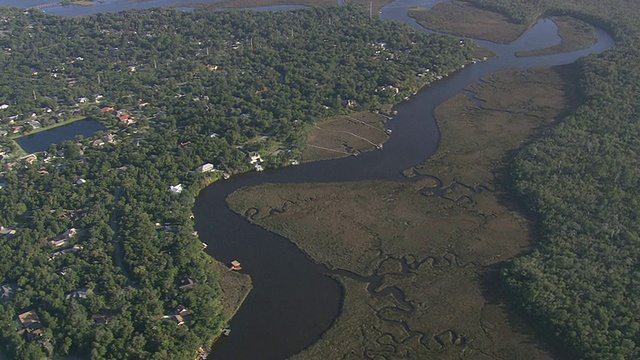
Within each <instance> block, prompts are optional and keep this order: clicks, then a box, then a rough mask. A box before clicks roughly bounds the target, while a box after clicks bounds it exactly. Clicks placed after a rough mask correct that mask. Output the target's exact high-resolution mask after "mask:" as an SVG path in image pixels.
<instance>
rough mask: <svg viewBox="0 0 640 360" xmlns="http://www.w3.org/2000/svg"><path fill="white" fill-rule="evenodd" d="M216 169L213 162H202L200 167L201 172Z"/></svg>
mask: <svg viewBox="0 0 640 360" xmlns="http://www.w3.org/2000/svg"><path fill="white" fill-rule="evenodd" d="M214 170H215V169H214V168H213V164H210V163H206V164H202V165H201V166H200V167H198V172H201V173H205V172H210V171H214Z"/></svg>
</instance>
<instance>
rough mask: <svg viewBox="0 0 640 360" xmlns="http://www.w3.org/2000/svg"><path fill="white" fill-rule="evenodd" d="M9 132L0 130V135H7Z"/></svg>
mask: <svg viewBox="0 0 640 360" xmlns="http://www.w3.org/2000/svg"><path fill="white" fill-rule="evenodd" d="M8 133H9V132H8V131H7V130H0V136H7V134H8Z"/></svg>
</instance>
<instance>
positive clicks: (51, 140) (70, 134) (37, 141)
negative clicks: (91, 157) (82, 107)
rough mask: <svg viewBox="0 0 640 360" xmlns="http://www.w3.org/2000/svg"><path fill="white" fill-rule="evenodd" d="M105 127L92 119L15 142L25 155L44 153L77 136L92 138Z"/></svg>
mask: <svg viewBox="0 0 640 360" xmlns="http://www.w3.org/2000/svg"><path fill="white" fill-rule="evenodd" d="M105 129H106V127H105V126H104V125H102V124H101V123H99V122H98V121H96V120H93V119H84V120H78V121H74V122H72V123H69V124H67V125H62V126H58V127H55V128H52V129H49V130H43V131H40V132H37V133H35V134H33V135H26V136H22V137H19V138H17V139H15V141H16V142H17V143H18V145H20V147H22V149H23V150H24V151H26V152H27V153H29V154H31V153H35V152H39V151H45V150H47V149H48V148H49V146H51V145H52V144H59V143H61V142H63V141H66V140H73V139H75V138H76V136H78V135H82V136H84V137H89V136H92V135H93V134H94V133H95V132H96V131H101V130H105Z"/></svg>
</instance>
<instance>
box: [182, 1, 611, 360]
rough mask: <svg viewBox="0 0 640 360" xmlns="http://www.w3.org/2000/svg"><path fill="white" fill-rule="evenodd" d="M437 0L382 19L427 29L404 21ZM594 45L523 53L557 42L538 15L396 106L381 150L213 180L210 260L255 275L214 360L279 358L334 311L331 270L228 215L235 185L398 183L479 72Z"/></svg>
mask: <svg viewBox="0 0 640 360" xmlns="http://www.w3.org/2000/svg"><path fill="white" fill-rule="evenodd" d="M438 2H441V1H437V0H436V1H421V0H399V1H396V2H394V3H392V4H390V5H389V6H387V7H385V8H384V9H383V10H382V12H381V14H382V17H383V18H384V19H388V20H399V21H403V22H406V23H408V24H410V25H411V26H413V27H415V28H416V29H419V30H420V31H427V30H425V29H423V28H422V27H420V26H419V25H418V24H416V22H415V21H414V20H413V19H411V18H409V17H407V15H406V14H407V10H408V9H409V8H410V7H412V6H427V7H431V6H433V5H434V4H436V3H438ZM597 35H598V42H597V43H596V44H595V45H593V46H592V47H590V48H588V49H584V50H580V51H575V52H571V53H565V54H557V55H549V56H538V57H525V58H519V57H516V56H515V55H514V54H515V53H516V52H517V51H522V50H530V49H536V48H544V47H548V46H551V45H555V44H557V43H559V42H560V38H559V37H558V35H557V26H556V25H555V23H553V22H552V21H551V20H548V19H541V20H539V21H538V22H537V23H536V24H535V25H534V26H533V27H532V28H531V29H530V30H529V31H527V32H526V33H525V34H524V35H522V37H520V38H519V39H518V40H517V41H515V42H513V43H512V44H509V45H500V44H495V43H491V42H488V41H478V43H479V44H480V45H481V46H483V47H485V48H489V49H491V50H493V51H494V52H495V53H496V54H497V55H498V56H497V57H495V58H492V59H489V60H488V61H486V62H479V63H476V64H473V65H470V66H467V67H466V68H465V69H463V70H461V71H459V72H456V73H455V74H452V75H451V76H449V77H447V78H445V79H443V80H442V81H439V82H437V83H434V84H432V85H431V86H429V87H427V88H425V89H423V90H422V91H420V92H418V93H417V94H416V95H415V96H414V97H413V98H411V99H410V100H409V101H407V102H405V103H402V104H399V105H398V106H397V107H396V110H397V111H398V115H397V116H395V118H394V119H393V120H392V121H389V122H388V123H387V127H388V128H390V129H391V130H393V135H392V136H391V138H390V139H389V140H388V141H387V142H386V143H385V146H384V150H379V151H372V152H368V153H364V154H361V155H360V156H358V157H348V158H343V159H338V160H331V161H323V162H315V163H307V164H303V165H300V166H291V167H288V168H285V169H280V170H273V171H265V172H263V173H250V174H244V175H240V176H236V177H233V178H231V179H230V180H228V181H224V182H218V183H215V184H213V185H211V186H209V187H208V188H206V189H204V190H203V191H202V192H201V194H200V195H199V196H198V198H197V200H196V204H195V208H194V214H195V220H196V229H197V230H198V232H199V234H200V237H201V238H202V240H203V241H204V242H206V243H207V244H208V245H209V247H208V249H207V251H208V252H209V253H210V254H211V255H212V256H214V257H215V258H216V259H218V260H220V261H223V262H227V263H228V262H230V261H231V260H234V259H238V260H240V261H241V262H242V266H243V271H244V272H246V273H247V274H249V275H250V276H251V278H252V280H253V286H254V288H253V290H252V291H251V293H250V294H249V296H248V298H247V299H246V301H245V303H244V304H243V306H242V307H241V309H240V311H239V312H238V313H237V314H236V316H235V317H234V318H233V319H232V321H231V324H230V326H231V328H232V333H231V336H229V337H226V338H223V339H221V341H219V342H218V343H217V344H216V345H215V346H214V349H213V351H212V353H211V355H210V358H215V359H258V358H259V359H283V358H286V357H288V356H291V355H293V354H296V353H298V352H300V351H301V350H303V349H305V348H306V347H308V346H309V345H311V344H312V343H313V342H315V341H317V340H318V339H319V338H320V336H321V335H322V334H323V333H324V332H325V331H326V330H328V329H329V328H330V327H331V325H332V323H333V322H334V321H335V319H336V318H337V316H338V315H339V313H340V309H341V301H342V288H341V286H340V285H339V284H338V283H337V282H336V281H335V280H334V279H332V278H331V277H329V275H328V274H329V273H330V271H328V269H326V268H325V267H324V266H322V265H320V264H316V263H314V262H313V261H312V260H311V259H309V258H308V257H307V256H306V255H305V254H303V253H302V252H301V251H300V250H299V249H298V248H297V247H296V246H295V245H293V244H292V243H291V242H289V241H288V240H287V239H285V238H282V237H280V236H278V235H276V234H273V233H270V232H268V231H266V230H264V229H262V228H260V227H258V226H254V225H251V224H250V223H249V222H247V220H245V219H244V218H242V217H240V216H238V215H236V214H235V213H233V212H231V211H230V210H229V209H228V208H227V206H226V203H225V198H226V197H227V196H228V195H229V194H231V193H232V192H233V191H235V190H236V189H239V188H241V187H244V186H252V185H257V184H262V183H301V182H318V183H319V182H346V181H359V180H370V179H387V180H403V177H402V175H401V171H402V170H404V169H407V168H410V167H412V166H414V165H417V164H419V163H421V162H422V161H424V160H425V159H426V158H428V157H429V156H431V155H432V154H433V153H434V152H435V151H436V149H437V146H438V140H439V132H438V126H437V124H436V121H435V119H434V116H433V110H434V109H435V107H436V106H437V105H438V104H440V103H441V102H443V101H445V100H446V99H448V98H450V97H452V96H454V95H456V94H457V93H459V92H461V91H462V90H463V88H464V87H465V86H466V85H467V84H469V83H472V82H475V81H478V80H479V79H480V78H481V77H482V76H484V75H487V74H489V73H491V72H494V71H497V70H500V69H505V68H523V69H526V68H529V67H532V66H553V65H562V64H568V63H572V62H574V61H576V60H577V59H578V58H580V57H582V56H585V55H588V54H592V53H599V52H602V51H605V50H607V49H609V48H610V47H612V46H613V44H614V42H613V39H612V38H611V37H610V36H609V35H608V34H606V33H605V32H604V31H602V30H600V29H597Z"/></svg>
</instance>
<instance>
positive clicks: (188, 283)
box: [178, 275, 198, 290]
mask: <svg viewBox="0 0 640 360" xmlns="http://www.w3.org/2000/svg"><path fill="white" fill-rule="evenodd" d="M197 284H198V283H197V282H195V281H193V280H191V278H189V277H188V276H186V275H183V276H180V277H179V278H178V290H189V289H193V288H194V287H195V286H196V285H197Z"/></svg>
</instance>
